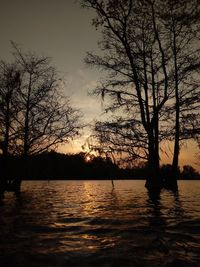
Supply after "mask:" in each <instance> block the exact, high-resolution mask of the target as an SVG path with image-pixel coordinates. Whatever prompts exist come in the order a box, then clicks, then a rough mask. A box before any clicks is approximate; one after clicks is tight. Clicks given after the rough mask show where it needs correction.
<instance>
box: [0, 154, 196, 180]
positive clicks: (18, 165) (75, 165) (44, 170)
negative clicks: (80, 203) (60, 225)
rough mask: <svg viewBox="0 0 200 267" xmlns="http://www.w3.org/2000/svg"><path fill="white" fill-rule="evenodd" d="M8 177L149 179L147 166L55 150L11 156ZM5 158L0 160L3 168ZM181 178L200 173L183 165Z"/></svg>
mask: <svg viewBox="0 0 200 267" xmlns="http://www.w3.org/2000/svg"><path fill="white" fill-rule="evenodd" d="M8 160H9V177H10V179H16V177H18V178H20V179H22V180H67V179H70V180H71V179H72V180H84V179H87V180H89V179H91V180H95V179H101V180H107V179H146V177H147V175H148V168H147V166H145V165H143V166H139V167H134V168H120V167H118V166H117V165H116V164H114V163H113V162H112V161H111V160H110V158H102V157H92V158H90V160H89V161H87V154H85V153H79V154H72V155H71V154H61V153H57V152H54V151H51V152H45V153H42V154H38V155H32V156H29V157H28V159H26V160H24V158H23V157H20V156H10V157H9V159H8ZM2 164H3V158H2V156H1V157H0V165H1V166H0V167H1V169H2V167H3V166H2ZM171 170H172V169H171V165H163V166H162V167H161V176H162V178H163V179H164V180H166V179H170V172H171ZM180 179H197V180H198V179H200V174H199V173H198V172H197V171H196V170H195V169H194V168H193V167H191V166H184V167H183V170H182V171H181V172H180Z"/></svg>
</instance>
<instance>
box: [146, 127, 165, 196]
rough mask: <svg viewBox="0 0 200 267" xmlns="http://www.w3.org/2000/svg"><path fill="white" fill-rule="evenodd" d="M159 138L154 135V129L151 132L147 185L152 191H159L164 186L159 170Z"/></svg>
mask: <svg viewBox="0 0 200 267" xmlns="http://www.w3.org/2000/svg"><path fill="white" fill-rule="evenodd" d="M157 142H158V139H157V138H155V137H154V134H153V130H151V133H150V134H149V148H148V150H149V157H148V177H147V180H146V184H145V187H146V188H147V189H148V190H150V191H159V190H160V189H161V188H162V180H161V177H160V172H159V154H158V151H157V149H158V144H157Z"/></svg>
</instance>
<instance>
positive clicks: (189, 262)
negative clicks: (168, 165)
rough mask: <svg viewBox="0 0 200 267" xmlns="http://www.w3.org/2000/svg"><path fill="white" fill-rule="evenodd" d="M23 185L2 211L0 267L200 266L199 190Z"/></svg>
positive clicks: (138, 184) (195, 185) (184, 186)
mask: <svg viewBox="0 0 200 267" xmlns="http://www.w3.org/2000/svg"><path fill="white" fill-rule="evenodd" d="M114 185H115V186H114V188H113V186H112V183H111V181H51V182H48V181H37V182H36V181H26V182H23V185H22V194H21V196H20V197H15V196H14V195H13V193H6V194H5V197H4V199H3V200H2V201H1V204H0V264H1V266H13V267H14V266H20V267H21V266H59V267H60V266H63V267H64V266H68V267H69V266H73V267H76V266H83V267H84V266H104V267H109V266H112V267H114V266H117V267H118V266H120V267H121V266H136V267H137V266H166V267H168V266H199V259H198V257H199V255H200V234H199V229H200V182H199V181H181V182H179V193H178V194H173V193H172V192H169V191H165V190H163V191H162V192H161V194H160V197H158V196H157V197H155V196H149V195H148V192H147V191H146V189H145V188H144V181H115V182H114Z"/></svg>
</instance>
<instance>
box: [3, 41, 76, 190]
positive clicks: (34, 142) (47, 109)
mask: <svg viewBox="0 0 200 267" xmlns="http://www.w3.org/2000/svg"><path fill="white" fill-rule="evenodd" d="M12 45H13V48H14V59H15V65H14V66H15V68H14V69H12V72H11V74H10V76H9V77H8V81H7V85H9V86H7V87H2V88H4V89H3V91H4V90H6V94H7V95H8V96H9V97H7V95H6V96H5V97H4V98H5V105H4V106H6V112H5V111H4V110H5V108H4V106H3V105H2V106H1V110H0V114H4V113H5V116H4V117H1V124H2V125H5V127H4V129H5V130H4V132H5V134H4V135H3V136H2V139H3V140H2V141H3V144H5V143H6V144H7V147H9V151H8V152H9V153H10V154H11V155H21V156H22V157H23V158H24V160H25V161H27V158H28V156H29V155H33V154H38V153H42V152H43V151H46V150H48V149H50V148H51V149H52V148H53V149H55V148H56V147H57V146H58V145H59V144H61V143H66V142H69V140H72V139H73V138H74V137H75V136H76V135H78V134H79V130H80V127H81V124H80V117H81V114H80V112H79V110H77V109H75V108H73V107H72V105H71V103H70V99H69V98H68V97H66V96H64V94H63V92H62V89H61V79H60V78H59V77H58V75H57V73H56V70H55V68H53V67H52V66H51V65H50V59H49V58H47V57H43V56H40V57H38V56H36V55H35V54H31V53H28V54H25V53H23V52H22V51H21V49H19V48H18V46H17V45H16V44H14V43H12ZM5 66H6V65H5ZM4 77H7V76H6V75H5V74H4ZM1 81H2V82H3V79H2V80H1ZM14 92H15V93H14ZM16 107H17V112H16ZM11 113H12V116H11ZM7 117H8V119H7ZM12 118H13V120H11V119H12ZM2 133H3V132H2ZM12 133H14V138H12V139H11V138H10V139H8V138H7V136H12ZM25 168H26V164H25ZM25 173H26V172H25ZM20 183H21V179H19V177H18V185H19V186H20ZM19 186H18V187H19Z"/></svg>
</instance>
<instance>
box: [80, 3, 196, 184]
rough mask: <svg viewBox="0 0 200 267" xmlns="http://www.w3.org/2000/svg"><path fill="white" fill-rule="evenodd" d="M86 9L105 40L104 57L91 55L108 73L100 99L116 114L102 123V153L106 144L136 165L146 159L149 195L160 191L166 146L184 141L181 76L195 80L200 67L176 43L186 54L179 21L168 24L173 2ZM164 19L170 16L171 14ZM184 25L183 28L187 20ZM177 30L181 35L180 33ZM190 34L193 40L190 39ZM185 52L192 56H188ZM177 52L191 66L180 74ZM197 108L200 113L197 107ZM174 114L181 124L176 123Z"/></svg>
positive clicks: (90, 59)
mask: <svg viewBox="0 0 200 267" xmlns="http://www.w3.org/2000/svg"><path fill="white" fill-rule="evenodd" d="M81 3H82V5H83V6H84V7H86V8H92V9H94V10H95V11H96V14H97V16H96V18H95V19H94V20H93V25H94V26H95V27H96V28H97V29H100V30H101V33H102V37H103V38H102V40H101V41H100V42H99V47H100V49H101V50H102V52H103V53H101V55H100V56H99V55H95V54H92V53H88V54H87V57H86V63H87V64H88V65H91V66H95V67H97V68H100V69H102V70H104V71H106V72H107V73H108V76H107V77H106V79H104V81H101V83H99V86H98V87H97V88H96V90H95V91H94V94H96V95H100V96H101V97H102V98H103V99H105V101H104V102H105V109H106V111H107V112H110V111H111V112H112V115H111V119H110V120H109V121H107V122H97V123H96V126H95V131H96V136H97V139H99V141H100V144H101V145H100V148H102V141H104V143H105V147H108V149H112V150H113V151H116V152H118V151H120V150H121V153H125V154H127V155H128V156H129V157H132V158H133V159H141V158H142V159H145V158H146V159H147V161H148V168H149V177H147V181H146V186H147V188H149V189H151V188H160V187H162V180H161V178H160V175H159V160H160V156H159V152H160V144H161V141H162V140H163V139H173V137H172V133H173V134H174V133H175V132H176V138H175V140H178V142H179V139H180V138H179V135H180V128H179V126H178V121H179V118H178V117H179V113H180V111H179V109H180V105H181V104H182V105H183V103H180V102H181V100H180V97H179V96H178V98H177V90H179V94H180V89H179V88H177V86H179V82H180V80H181V82H183V80H184V79H183V77H182V76H180V74H181V75H182V72H183V71H184V75H185V76H184V77H187V78H188V77H189V78H191V75H190V74H191V73H193V72H191V70H194V69H196V67H198V64H196V67H194V68H191V67H189V66H192V65H189V64H187V60H188V59H189V55H188V57H186V54H185V51H187V49H186V47H185V46H184V45H183V42H182V43H181V38H180V39H179V40H178V39H177V43H176V48H178V49H180V50H181V52H180V53H179V50H175V46H174V43H172V40H173V27H172V26H173V25H174V24H173V23H174V20H173V19H171V21H170V19H166V17H164V16H163V10H167V9H166V6H167V7H168V8H169V6H170V7H173V5H171V2H170V1H169V2H164V3H163V2H162V1H142V0H141V1H134V0H126V1H122V0H117V1H116V0H108V1H99V0H82V1H81ZM179 6H180V3H179ZM176 8H177V9H178V7H176ZM164 14H165V15H166V13H165V12H164ZM181 15H183V14H181ZM166 21H167V22H166ZM167 23H168V24H167ZM181 23H182V26H183V25H184V20H182V21H181ZM169 25H170V27H169ZM174 30H176V33H177V34H178V32H177V29H174ZM185 34H186V37H187V33H185ZM187 40H189V39H187ZM186 43H187V41H186ZM181 44H182V45H183V47H181ZM189 45H192V44H191V43H188V46H189ZM183 48H185V49H186V50H185V51H183ZM177 52H178V53H179V54H178V55H181V56H182V61H183V59H184V60H185V61H184V63H185V65H184V66H182V71H179V69H177V68H179V67H180V64H181V62H182V61H180V62H179V63H177V57H176V56H177ZM196 54H197V53H196ZM177 64H178V65H177ZM193 66H195V65H193ZM178 74H179V76H178ZM190 81H192V80H190ZM184 86H185V87H186V84H185V85H184ZM191 86H193V89H194V90H193V91H191V87H190V88H189V87H187V90H188V91H187V94H186V95H187V97H186V95H185V100H186V103H187V104H186V105H189V103H190V100H191V95H192V94H193V96H195V97H196V96H198V97H199V95H197V94H196V92H197V88H196V87H195V82H194V81H193V83H192V85H191ZM195 90H196V91H195ZM184 92H186V91H184ZM106 97H107V98H106ZM195 97H194V98H193V100H194V99H195ZM183 98H184V97H183ZM106 100H107V102H106ZM178 100H180V102H179V103H178V102H177V101H178ZM174 103H175V104H174ZM193 107H194V109H197V106H195V105H194V106H193ZM172 110H173V112H172ZM183 110H184V108H183V109H182V112H183ZM166 112H167V113H166ZM113 113H114V114H115V116H113ZM171 113H172V117H170V115H171ZM174 114H176V116H177V118H178V119H177V118H176V119H175V120H174ZM169 117H170V118H172V120H173V122H174V121H176V127H175V128H176V130H175V131H173V132H172V131H171V127H170V124H171V122H170V121H169ZM167 119H168V121H169V122H170V123H168V121H167ZM176 145H177V141H176ZM177 151H179V147H178V148H177V147H176V148H175V152H174V154H175V157H177ZM123 155H124V154H123ZM175 161H177V160H175ZM175 165H177V163H175V164H174V166H175ZM175 187H176V181H175Z"/></svg>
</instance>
